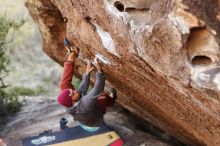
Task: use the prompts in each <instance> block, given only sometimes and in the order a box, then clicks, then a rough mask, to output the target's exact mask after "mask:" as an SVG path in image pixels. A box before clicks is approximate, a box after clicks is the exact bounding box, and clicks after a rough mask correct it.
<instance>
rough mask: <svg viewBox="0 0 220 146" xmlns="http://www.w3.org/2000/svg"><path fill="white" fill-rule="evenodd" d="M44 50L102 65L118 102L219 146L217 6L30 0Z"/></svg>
mask: <svg viewBox="0 0 220 146" xmlns="http://www.w3.org/2000/svg"><path fill="white" fill-rule="evenodd" d="M25 5H26V6H27V8H28V9H29V12H30V14H31V16H32V17H33V19H34V20H35V21H36V23H37V24H38V26H39V29H40V32H41V35H42V40H43V50H44V51H45V52H46V53H47V54H48V55H49V56H50V57H51V58H52V59H53V60H55V61H56V62H58V63H59V64H61V65H62V64H63V63H64V61H65V60H66V58H67V56H66V53H65V48H64V45H63V39H64V37H67V38H68V39H70V40H71V42H72V43H73V44H74V45H75V46H76V47H79V48H80V50H81V51H80V56H79V59H78V60H77V62H76V66H75V67H76V73H75V74H76V76H77V77H80V76H81V75H82V73H83V72H84V69H85V60H86V59H91V60H92V59H94V58H95V57H96V58H98V59H99V60H100V61H101V62H102V64H103V68H104V72H105V74H106V78H107V82H108V85H110V86H114V87H115V88H117V89H118V91H119V95H120V96H119V99H118V102H119V103H120V104H121V105H123V106H124V107H125V108H127V109H128V110H129V111H131V112H132V113H134V114H136V115H138V116H139V117H141V118H143V119H145V120H147V121H149V122H150V123H153V124H154V125H156V126H158V127H160V128H162V129H164V130H165V131H167V132H169V133H170V134H171V135H173V136H175V137H177V138H178V139H179V140H180V141H182V142H184V143H186V144H189V145H209V146H218V145H220V94H219V93H220V92H219V90H220V66H219V56H220V52H219V41H220V27H219V26H220V25H219V24H220V1H219V0H206V1H201V0H193V1H192V0H66V1H62V0H25Z"/></svg>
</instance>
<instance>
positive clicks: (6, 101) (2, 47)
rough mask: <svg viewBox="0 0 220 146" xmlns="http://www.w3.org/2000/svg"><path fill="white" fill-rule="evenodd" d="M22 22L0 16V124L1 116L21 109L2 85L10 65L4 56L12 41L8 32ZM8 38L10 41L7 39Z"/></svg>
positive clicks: (15, 28) (15, 98) (16, 100)
mask: <svg viewBox="0 0 220 146" xmlns="http://www.w3.org/2000/svg"><path fill="white" fill-rule="evenodd" d="M23 23H24V22H21V23H16V22H14V21H11V20H8V19H7V18H5V17H4V16H0V122H1V119H2V116H7V115H10V114H12V113H14V112H16V111H18V110H19V109H20V108H21V103H20V102H19V101H18V98H17V96H14V95H11V94H8V93H7V92H6V91H5V89H6V88H7V87H8V86H7V85H5V84H4V80H3V79H4V78H5V77H7V74H8V72H9V70H8V68H7V67H8V65H9V63H10V59H9V57H8V56H7V55H6V54H5V51H6V45H7V43H8V42H10V41H11V40H12V37H13V35H11V36H8V35H9V31H10V30H12V31H15V30H17V29H18V28H19V27H20V26H21V25H22V24H23ZM7 38H10V39H7Z"/></svg>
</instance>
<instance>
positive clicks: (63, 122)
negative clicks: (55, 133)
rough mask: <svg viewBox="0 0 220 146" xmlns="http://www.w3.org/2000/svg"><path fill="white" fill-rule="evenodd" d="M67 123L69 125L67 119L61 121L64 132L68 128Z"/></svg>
mask: <svg viewBox="0 0 220 146" xmlns="http://www.w3.org/2000/svg"><path fill="white" fill-rule="evenodd" d="M67 123H68V120H67V119H66V118H61V119H60V129H61V130H64V129H66V128H68V127H67V126H66V124H67Z"/></svg>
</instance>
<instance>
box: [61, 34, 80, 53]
mask: <svg viewBox="0 0 220 146" xmlns="http://www.w3.org/2000/svg"><path fill="white" fill-rule="evenodd" d="M63 43H64V45H65V46H66V48H67V54H69V53H71V52H76V57H78V56H79V48H78V47H74V46H73V45H72V44H71V42H70V41H69V40H68V39H67V38H66V37H65V38H64V41H63ZM74 49H77V50H74Z"/></svg>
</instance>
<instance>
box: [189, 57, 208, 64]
mask: <svg viewBox="0 0 220 146" xmlns="http://www.w3.org/2000/svg"><path fill="white" fill-rule="evenodd" d="M211 63H212V60H211V58H209V57H207V56H202V55H201V56H195V57H194V58H193V59H192V64H193V65H208V64H211Z"/></svg>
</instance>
